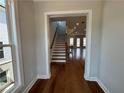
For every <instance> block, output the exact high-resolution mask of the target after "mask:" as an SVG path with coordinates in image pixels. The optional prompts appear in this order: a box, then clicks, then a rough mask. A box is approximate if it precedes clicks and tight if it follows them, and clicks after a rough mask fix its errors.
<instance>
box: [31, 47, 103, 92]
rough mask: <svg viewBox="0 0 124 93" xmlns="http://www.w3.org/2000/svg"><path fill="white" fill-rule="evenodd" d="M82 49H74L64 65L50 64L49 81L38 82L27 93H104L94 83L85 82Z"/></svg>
mask: <svg viewBox="0 0 124 93" xmlns="http://www.w3.org/2000/svg"><path fill="white" fill-rule="evenodd" d="M84 63H85V62H84V55H83V51H82V49H80V48H78V49H74V51H73V56H71V55H70V57H69V59H68V60H67V62H66V63H51V70H52V75H51V79H49V80H38V81H37V82H36V83H35V85H34V86H33V87H32V89H31V90H30V91H29V93H104V92H103V91H102V90H101V88H100V87H99V86H98V85H97V83H95V82H87V81H85V79H84V77H83V74H84Z"/></svg>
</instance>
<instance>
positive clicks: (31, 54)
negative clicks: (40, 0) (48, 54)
mask: <svg viewBox="0 0 124 93" xmlns="http://www.w3.org/2000/svg"><path fill="white" fill-rule="evenodd" d="M18 10H19V24H20V32H21V44H22V57H23V68H24V87H23V88H25V87H27V85H28V84H29V83H30V82H31V81H32V80H33V79H34V78H35V77H36V75H37V70H36V64H37V62H36V50H35V49H36V46H35V38H36V37H35V24H34V23H35V22H34V5H33V1H31V0H30V1H24V0H20V1H18ZM22 90H23V89H22ZM20 93H22V92H20Z"/></svg>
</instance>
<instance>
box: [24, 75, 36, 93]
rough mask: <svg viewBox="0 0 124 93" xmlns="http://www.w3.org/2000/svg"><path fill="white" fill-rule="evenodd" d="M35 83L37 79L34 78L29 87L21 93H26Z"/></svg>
mask: <svg viewBox="0 0 124 93" xmlns="http://www.w3.org/2000/svg"><path fill="white" fill-rule="evenodd" d="M36 81H37V77H36V78H34V79H33V80H32V81H31V82H30V83H29V85H28V86H27V87H26V88H25V90H24V91H23V93H28V92H29V90H30V89H31V88H32V87H33V85H34V84H35V83H36Z"/></svg>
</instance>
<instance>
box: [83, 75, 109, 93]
mask: <svg viewBox="0 0 124 93" xmlns="http://www.w3.org/2000/svg"><path fill="white" fill-rule="evenodd" d="M85 80H88V81H96V82H97V83H98V84H99V86H100V87H101V88H102V90H103V91H104V92H105V93H111V92H110V91H109V90H108V89H107V88H106V86H105V85H104V84H103V83H102V81H101V80H100V79H98V78H97V77H85Z"/></svg>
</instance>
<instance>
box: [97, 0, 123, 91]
mask: <svg viewBox="0 0 124 93" xmlns="http://www.w3.org/2000/svg"><path fill="white" fill-rule="evenodd" d="M99 78H100V80H101V81H102V82H103V84H104V85H105V86H106V87H107V88H108V89H109V90H110V93H124V1H113V2H112V0H111V1H110V2H109V1H107V2H106V3H105V6H104V16H103V32H102V48H101V64H100V75H99Z"/></svg>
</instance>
